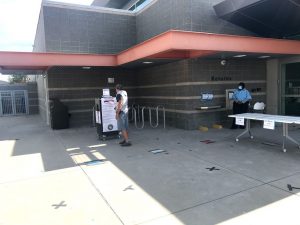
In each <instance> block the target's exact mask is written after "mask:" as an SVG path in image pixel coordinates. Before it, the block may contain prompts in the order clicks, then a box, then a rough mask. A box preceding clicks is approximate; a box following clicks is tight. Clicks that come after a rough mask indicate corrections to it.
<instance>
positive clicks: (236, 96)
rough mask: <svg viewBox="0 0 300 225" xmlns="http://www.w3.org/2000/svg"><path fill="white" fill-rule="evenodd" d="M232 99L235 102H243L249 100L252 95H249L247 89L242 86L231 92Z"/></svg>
mask: <svg viewBox="0 0 300 225" xmlns="http://www.w3.org/2000/svg"><path fill="white" fill-rule="evenodd" d="M232 99H233V100H234V101H236V102H243V103H245V102H247V101H249V100H251V99H252V97H251V95H250V93H249V91H248V90H247V89H246V88H244V89H242V90H238V89H237V90H235V91H234V92H233V95H232Z"/></svg>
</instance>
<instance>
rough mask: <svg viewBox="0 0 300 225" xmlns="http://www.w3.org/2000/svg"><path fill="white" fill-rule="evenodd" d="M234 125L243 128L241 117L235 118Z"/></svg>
mask: <svg viewBox="0 0 300 225" xmlns="http://www.w3.org/2000/svg"><path fill="white" fill-rule="evenodd" d="M235 124H236V125H241V126H244V125H245V119H244V118H243V117H236V118H235Z"/></svg>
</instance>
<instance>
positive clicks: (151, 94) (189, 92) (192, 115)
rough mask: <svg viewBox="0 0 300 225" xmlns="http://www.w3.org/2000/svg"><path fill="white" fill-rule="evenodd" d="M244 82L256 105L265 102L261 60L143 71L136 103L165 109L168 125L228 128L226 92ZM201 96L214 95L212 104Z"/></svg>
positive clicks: (194, 62)
mask: <svg viewBox="0 0 300 225" xmlns="http://www.w3.org/2000/svg"><path fill="white" fill-rule="evenodd" d="M241 81H243V82H245V83H246V88H247V89H248V90H249V91H250V92H252V97H253V101H252V102H256V101H264V102H265V92H266V64H265V61H260V60H229V61H228V62H227V64H226V66H222V65H221V64H220V60H213V59H211V60H201V59H190V60H183V61H179V62H175V63H170V64H166V65H162V66H153V67H150V68H146V69H141V70H139V71H138V72H137V76H136V98H135V103H136V104H139V105H145V106H151V107H154V106H157V105H162V106H164V107H165V109H166V115H167V117H166V120H167V123H168V124H169V125H172V126H176V127H179V128H184V129H196V128H197V127H199V126H200V125H205V126H211V125H212V124H213V123H221V124H227V123H228V118H227V115H228V114H230V113H231V110H226V109H225V107H226V98H225V90H226V89H234V88H236V87H237V84H238V83H239V82H241ZM201 93H212V94H214V96H215V97H214V99H213V100H212V101H209V102H207V101H202V100H201V99H200V95H201ZM214 105H220V106H221V109H218V110H207V111H205V110H204V111H203V110H202V111H199V110H196V108H197V107H199V106H214Z"/></svg>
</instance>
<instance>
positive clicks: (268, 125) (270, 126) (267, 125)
mask: <svg viewBox="0 0 300 225" xmlns="http://www.w3.org/2000/svg"><path fill="white" fill-rule="evenodd" d="M264 128H265V129H270V130H274V129H275V121H274V120H264Z"/></svg>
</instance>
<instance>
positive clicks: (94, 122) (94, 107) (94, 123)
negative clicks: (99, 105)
mask: <svg viewBox="0 0 300 225" xmlns="http://www.w3.org/2000/svg"><path fill="white" fill-rule="evenodd" d="M95 109H96V105H94V106H93V110H92V111H93V127H96V116H95V113H96V110H95Z"/></svg>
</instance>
